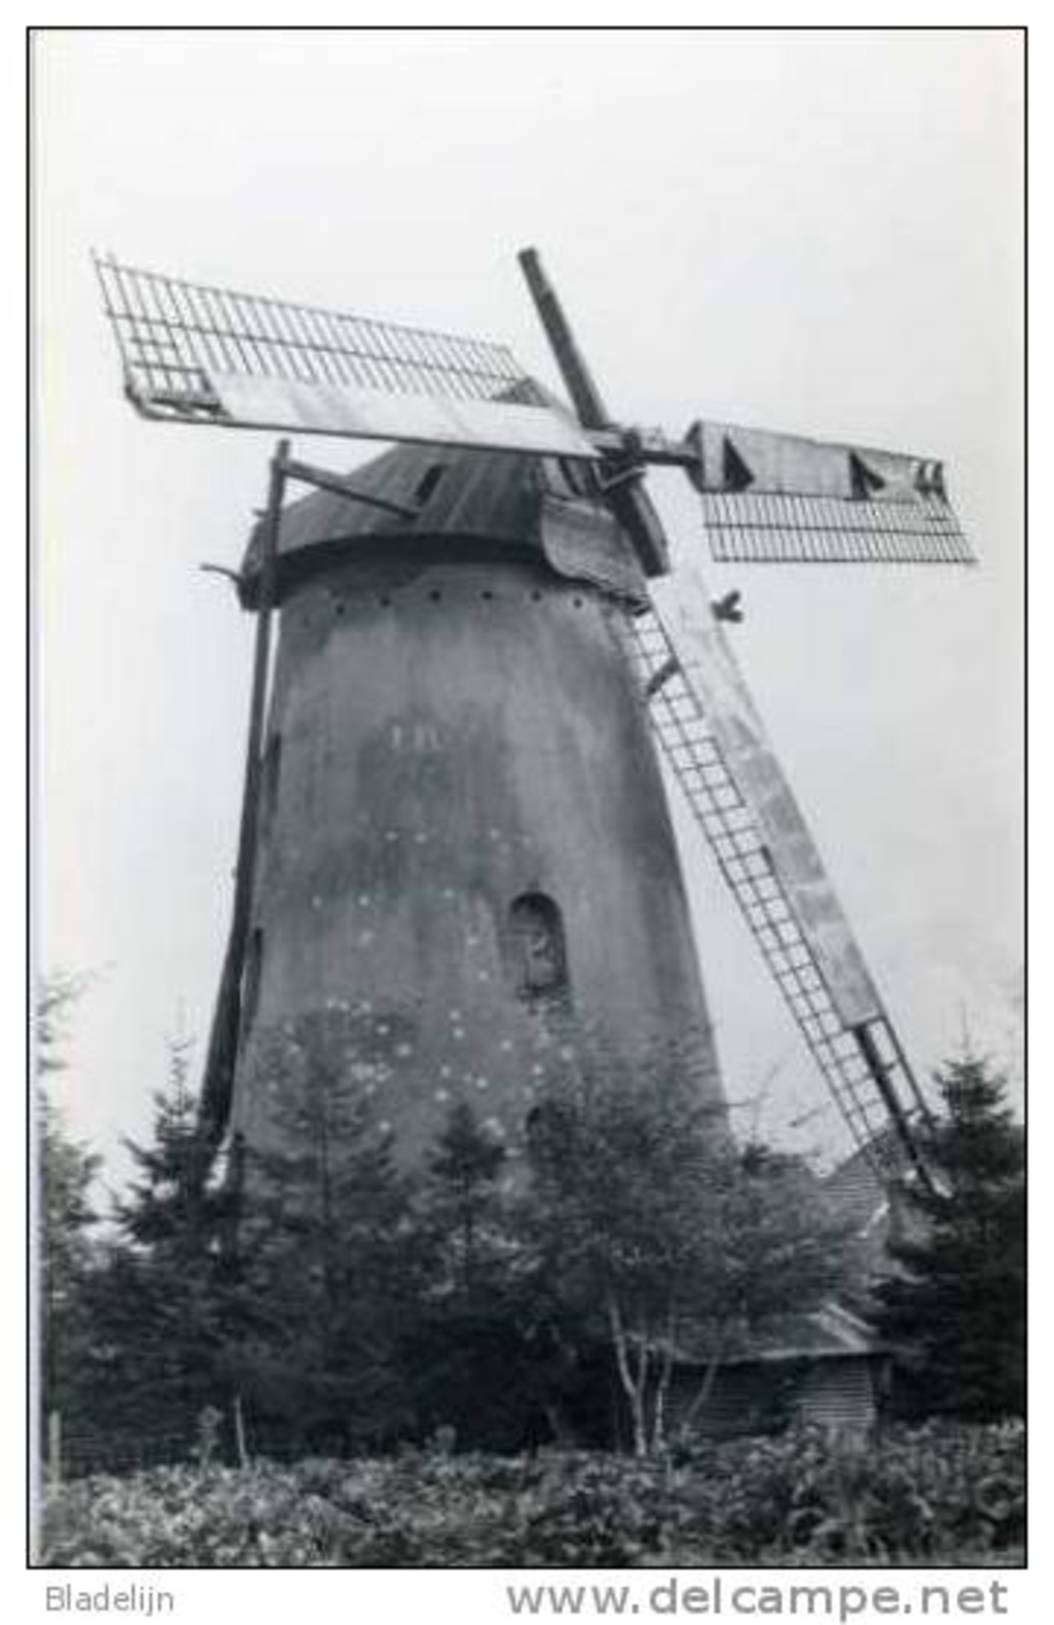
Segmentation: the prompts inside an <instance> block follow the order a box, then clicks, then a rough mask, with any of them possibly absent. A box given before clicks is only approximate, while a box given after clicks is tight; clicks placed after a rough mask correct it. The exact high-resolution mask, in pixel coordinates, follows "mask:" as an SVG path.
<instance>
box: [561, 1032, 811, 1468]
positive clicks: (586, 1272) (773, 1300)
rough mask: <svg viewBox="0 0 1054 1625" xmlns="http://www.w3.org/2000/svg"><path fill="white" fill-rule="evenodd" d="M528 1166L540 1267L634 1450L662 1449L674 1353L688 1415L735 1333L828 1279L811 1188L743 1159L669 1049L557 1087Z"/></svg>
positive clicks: (767, 1160)
mask: <svg viewBox="0 0 1054 1625" xmlns="http://www.w3.org/2000/svg"><path fill="white" fill-rule="evenodd" d="M530 1162H531V1171H532V1179H531V1187H530V1213H531V1222H532V1225H533V1231H534V1235H535V1238H536V1244H537V1246H538V1248H539V1252H540V1256H541V1259H542V1261H543V1271H544V1273H545V1275H546V1276H547V1277H548V1279H549V1280H550V1281H551V1283H552V1288H553V1290H554V1292H555V1293H556V1295H557V1297H558V1298H559V1299H560V1300H562V1302H563V1304H564V1305H565V1306H566V1307H568V1308H570V1309H572V1311H573V1312H575V1313H577V1314H578V1315H579V1316H580V1317H583V1318H584V1322H585V1323H586V1324H587V1325H589V1326H590V1327H591V1328H592V1331H593V1334H594V1336H597V1337H599V1336H603V1337H604V1338H605V1340H606V1341H607V1343H608V1346H609V1349H610V1353H611V1357H612V1360H613V1364H614V1368H615V1373H616V1376H617V1381H618V1384H619V1387H620V1389H621V1392H622V1394H623V1397H624V1401H625V1404H626V1407H627V1409H628V1412H629V1417H630V1422H631V1429H632V1437H633V1448H634V1451H635V1453H636V1454H637V1455H641V1456H643V1455H647V1454H649V1453H652V1452H654V1451H656V1450H658V1449H660V1448H661V1447H662V1445H663V1444H664V1442H665V1435H666V1405H667V1398H668V1393H669V1387H670V1383H671V1379H672V1375H673V1370H674V1366H675V1364H676V1362H677V1359H678V1356H679V1355H683V1353H684V1352H685V1350H688V1349H690V1350H691V1351H692V1354H693V1359H695V1360H698V1359H699V1358H700V1357H701V1358H702V1363H703V1368H704V1372H705V1375H704V1378H703V1382H702V1386H701V1388H700V1391H699V1393H698V1395H697V1396H696V1399H695V1401H694V1402H693V1404H692V1405H691V1406H690V1408H689V1412H690V1415H691V1414H694V1412H695V1411H697V1410H698V1409H699V1408H701V1406H702V1404H704V1403H705V1400H706V1398H707V1396H708V1394H709V1392H710V1388H711V1386H712V1383H713V1378H714V1373H715V1372H716V1370H717V1367H718V1365H719V1363H720V1361H721V1359H722V1358H723V1357H724V1356H725V1355H726V1354H727V1353H729V1352H730V1351H731V1349H732V1347H733V1346H734V1344H735V1343H736V1341H737V1340H742V1339H744V1338H746V1337H748V1336H749V1335H750V1334H751V1333H752V1332H755V1331H757V1330H758V1329H759V1328H761V1327H762V1326H763V1325H764V1324H765V1322H766V1321H767V1320H770V1319H771V1318H772V1317H773V1316H775V1315H779V1314H782V1313H786V1312H787V1311H788V1310H790V1309H795V1310H801V1309H807V1308H809V1307H810V1306H812V1305H813V1304H815V1303H816V1302H818V1301H819V1300H820V1299H821V1298H822V1296H823V1295H825V1293H827V1292H828V1291H830V1290H831V1289H832V1287H833V1286H834V1285H835V1284H836V1283H837V1281H838V1279H839V1274H840V1267H841V1246H840V1244H841V1239H842V1236H841V1231H840V1229H839V1228H837V1227H836V1226H834V1225H833V1224H832V1222H831V1221H830V1220H829V1219H827V1218H826V1216H825V1215H824V1214H823V1212H822V1209H821V1208H820V1206H819V1203H818V1201H817V1199H816V1198H815V1195H814V1191H813V1188H812V1186H811V1184H810V1182H809V1181H807V1180H806V1179H805V1177H804V1176H803V1174H802V1172H801V1170H800V1169H799V1168H798V1167H797V1166H796V1165H795V1164H793V1163H791V1162H789V1161H788V1160H787V1159H781V1158H778V1157H776V1156H774V1155H771V1154H769V1153H766V1152H764V1151H763V1150H762V1149H761V1148H757V1147H754V1148H750V1149H749V1152H748V1153H747V1154H746V1155H741V1154H740V1153H739V1152H738V1151H737V1150H736V1148H735V1146H734V1145H733V1144H732V1142H731V1140H730V1139H729V1138H728V1136H727V1132H726V1131H725V1129H724V1127H723V1125H722V1124H721V1123H720V1122H718V1121H717V1120H715V1118H714V1116H713V1115H712V1114H711V1113H710V1112H709V1111H708V1110H707V1109H706V1108H705V1107H704V1106H703V1104H702V1103H701V1102H700V1100H699V1098H698V1094H697V1091H696V1090H695V1089H694V1087H693V1084H692V1080H691V1078H690V1076H687V1075H686V1074H685V1071H684V1069H683V1068H682V1067H680V1066H679V1065H678V1064H677V1060H676V1057H669V1058H667V1059H665V1061H658V1062H653V1063H652V1064H651V1065H650V1066H647V1067H645V1068H643V1069H642V1070H641V1071H640V1072H638V1073H636V1074H633V1075H630V1074H628V1073H626V1072H625V1071H624V1070H623V1069H620V1068H619V1067H617V1066H616V1065H614V1064H613V1063H612V1062H611V1061H610V1060H602V1061H601V1062H600V1064H596V1063H594V1064H593V1065H586V1066H584V1067H583V1068H581V1069H580V1070H579V1071H578V1072H577V1074H576V1075H575V1076H573V1077H569V1078H567V1079H565V1080H563V1082H562V1084H561V1088H560V1091H559V1093H558V1094H555V1095H550V1097H549V1098H548V1099H547V1100H546V1101H545V1102H544V1103H542V1104H541V1105H540V1106H539V1108H538V1110H537V1113H536V1115H535V1118H534V1122H533V1130H532V1135H531V1143H530ZM689 1419H690V1416H689Z"/></svg>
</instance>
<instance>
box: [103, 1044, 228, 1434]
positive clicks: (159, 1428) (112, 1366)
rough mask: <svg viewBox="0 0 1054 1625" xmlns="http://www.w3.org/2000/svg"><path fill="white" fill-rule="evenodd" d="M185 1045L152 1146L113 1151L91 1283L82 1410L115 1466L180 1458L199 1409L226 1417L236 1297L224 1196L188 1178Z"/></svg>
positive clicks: (191, 1110) (193, 1147) (190, 1122)
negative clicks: (126, 1174) (101, 1242)
mask: <svg viewBox="0 0 1054 1625" xmlns="http://www.w3.org/2000/svg"><path fill="white" fill-rule="evenodd" d="M189 1072H190V1044H189V1041H186V1040H179V1039H174V1040H171V1041H170V1043H169V1068H168V1079H167V1083H166V1086H165V1088H164V1089H162V1090H159V1091H158V1092H157V1093H156V1094H155V1096H154V1121H153V1126H152V1137H151V1139H150V1140H149V1141H147V1142H146V1143H139V1142H137V1141H133V1140H129V1139H126V1140H125V1142H124V1144H125V1146H126V1148H127V1150H128V1151H129V1153H130V1154H131V1157H132V1160H133V1163H134V1165H135V1168H136V1174H137V1177H135V1178H134V1179H133V1181H132V1183H131V1185H130V1187H129V1189H128V1191H127V1193H126V1194H125V1195H123V1196H121V1197H118V1198H117V1199H115V1201H114V1204H113V1209H114V1219H115V1221H116V1235H115V1236H114V1238H113V1239H112V1240H111V1241H110V1242H109V1244H108V1246H107V1248H106V1254H105V1262H104V1265H103V1267H101V1268H100V1269H99V1270H98V1271H97V1272H96V1275H95V1277H94V1279H93V1282H92V1287H91V1294H90V1307H91V1313H92V1318H93V1323H94V1326H95V1328H96V1332H97V1339H98V1347H97V1350H96V1353H95V1356H94V1361H93V1370H92V1377H93V1382H94V1392H93V1402H92V1407H91V1408H92V1413H93V1416H94V1419H95V1422H96V1425H97V1427H98V1428H99V1429H100V1431H101V1432H102V1433H103V1434H104V1435H105V1436H106V1438H107V1448H109V1449H110V1450H111V1452H114V1453H115V1457H114V1459H115V1460H118V1459H121V1458H122V1457H123V1456H125V1455H130V1456H132V1457H133V1458H136V1459H138V1458H141V1459H143V1460H150V1459H151V1458H156V1457H157V1456H164V1455H166V1454H169V1453H171V1452H173V1451H178V1452H180V1453H182V1452H183V1451H184V1450H185V1449H186V1448H187V1447H188V1446H189V1444H190V1442H191V1441H192V1439H193V1438H194V1436H195V1431H196V1428H197V1419H198V1417H199V1415H200V1413H201V1412H202V1410H203V1409H204V1408H206V1407H216V1406H219V1407H221V1408H222V1409H223V1410H224V1412H225V1413H229V1409H230V1403H231V1399H232V1393H231V1386H230V1382H229V1376H228V1371H227V1361H226V1350H227V1345H228V1342H229V1341H230V1339H231V1338H232V1337H233V1335H234V1333H235V1328H234V1325H233V1324H232V1322H233V1320H234V1319H235V1318H236V1313H237V1307H238V1296H237V1292H236V1290H235V1286H236V1283H235V1282H234V1281H233V1280H232V1278H231V1270H230V1260H229V1257H228V1255H227V1253H226V1252H225V1249H224V1237H225V1232H226V1231H227V1229H228V1228H229V1203H230V1198H229V1193H228V1192H227V1191H226V1190H225V1189H224V1187H223V1185H222V1183H221V1182H219V1181H217V1180H216V1179H213V1180H211V1181H206V1182H204V1183H203V1182H202V1181H201V1180H200V1178H198V1177H197V1175H198V1173H199V1171H200V1168H199V1157H200V1142H199V1137H198V1132H197V1122H198V1113H197V1102H196V1099H195V1096H194V1094H193V1093H192V1091H191V1089H190V1087H189Z"/></svg>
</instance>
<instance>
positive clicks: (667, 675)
mask: <svg viewBox="0 0 1054 1625" xmlns="http://www.w3.org/2000/svg"><path fill="white" fill-rule="evenodd" d="M679 586H680V587H682V588H683V583H679ZM696 608H697V610H698V609H699V608H702V609H703V610H704V612H705V614H706V616H707V619H709V620H710V621H711V623H712V617H711V616H710V614H709V606H708V603H707V602H706V601H705V600H704V602H703V604H702V605H698V606H696ZM696 619H697V616H696V615H692V616H690V620H691V621H695V620H696ZM619 620H620V626H621V628H622V636H623V640H624V642H625V645H626V652H627V654H628V655H629V657H630V661H631V663H632V665H633V667H634V669H635V670H636V672H637V675H638V678H639V681H640V684H641V688H642V692H643V693H644V694H645V695H646V696H647V698H648V701H649V704H650V711H651V716H652V721H653V724H654V727H655V731H656V733H657V736H658V739H659V743H660V746H661V748H662V750H663V753H664V755H665V756H666V759H667V761H668V762H669V764H670V767H671V769H672V770H673V773H674V776H675V778H676V779H677V781H678V783H679V785H680V787H681V789H682V791H683V792H684V795H685V797H686V799H687V802H688V805H689V806H690V808H691V810H692V812H693V813H694V815H695V817H696V819H697V821H698V823H699V825H700V827H701V829H702V831H703V834H704V835H705V837H706V839H707V842H708V844H709V846H710V849H711V851H712V852H713V854H714V857H715V858H716V861H717V864H718V868H719V870H720V872H721V874H722V876H723V878H724V880H725V881H726V883H727V884H728V886H729V889H730V890H731V892H732V895H733V896H734V897H735V899H736V902H737V904H738V905H739V908H740V910H741V912H742V915H743V918H744V920H745V922H746V924H747V926H748V928H749V930H750V932H751V935H752V936H753V937H754V939H755V941H756V942H757V944H758V947H759V948H760V950H761V954H762V957H763V959H764V961H765V963H766V965H767V966H768V969H769V971H770V972H771V974H772V976H773V978H774V979H775V981H776V984H777V986H778V988H779V990H780V993H781V994H782V996H783V998H784V1000H785V1002H786V1004H787V1007H788V1009H789V1010H790V1013H791V1015H792V1017H793V1019H794V1021H795V1023H796V1025H797V1027H798V1029H799V1032H800V1033H801V1035H802V1038H803V1039H804V1041H805V1044H806V1046H807V1048H808V1050H809V1052H810V1054H811V1055H812V1057H813V1060H814V1062H815V1064H816V1066H817V1068H818V1070H819V1072H820V1074H821V1076H822V1077H823V1078H824V1080H825V1082H826V1084H827V1086H828V1088H829V1090H830V1093H831V1095H832V1097H833V1099H834V1102H835V1104H836V1106H837V1108H838V1110H839V1112H840V1114H841V1116H842V1119H843V1121H844V1122H845V1124H846V1126H847V1128H848V1130H849V1132H850V1134H851V1135H852V1137H853V1140H854V1141H855V1143H856V1144H857V1145H858V1146H859V1147H860V1149H861V1150H862V1151H863V1152H864V1153H865V1154H866V1156H867V1157H868V1158H869V1159H870V1160H871V1162H872V1163H873V1165H874V1166H875V1169H876V1172H877V1173H878V1174H879V1175H880V1176H881V1177H882V1178H885V1179H889V1178H892V1177H895V1176H896V1175H898V1174H899V1173H900V1172H902V1171H903V1168H904V1165H905V1162H909V1163H913V1164H915V1165H916V1166H918V1164H919V1157H918V1152H917V1148H916V1142H915V1138H914V1133H913V1125H914V1124H916V1123H917V1122H918V1121H919V1120H920V1119H921V1118H923V1117H924V1116H925V1113H926V1107H925V1103H924V1101H923V1100H922V1097H921V1095H920V1094H919V1091H918V1086H917V1084H916V1082H915V1079H914V1077H913V1075H912V1073H911V1070H910V1067H909V1066H908V1063H907V1060H906V1058H905V1056H904V1053H903V1050H902V1049H901V1047H900V1044H899V1042H898V1040H897V1037H896V1034H895V1032H894V1031H893V1029H892V1027H891V1025H890V1023H889V1020H888V1018H887V1016H886V1014H885V1012H884V1010H883V1008H882V1005H881V1002H880V1000H879V998H878V995H877V993H876V992H875V989H874V986H873V984H872V982H871V979H870V977H869V975H868V973H867V970H866V967H865V966H864V963H863V959H862V957H861V955H860V952H859V949H858V948H857V946H856V943H855V941H854V940H853V938H852V934H851V932H850V928H849V925H848V922H847V921H846V920H845V917H844V915H843V914H842V912H841V909H840V907H839V905H838V902H837V899H836V898H835V896H834V894H833V892H832V891H831V888H830V884H829V882H828V880H827V877H826V875H825V873H824V871H823V868H822V865H821V863H820V859H819V856H818V854H816V852H815V848H812V849H811V855H809V854H807V853H806V852H805V851H804V850H803V844H802V843H803V840H804V841H807V842H808V843H809V846H810V847H811V839H810V838H809V836H808V831H807V830H805V827H804V823H803V821H802V820H801V815H800V813H798V811H797V808H796V806H795V805H794V803H793V799H792V798H791V796H790V791H789V788H788V787H787V786H786V784H785V781H783V779H782V774H781V773H780V771H779V768H778V764H776V763H775V758H772V757H771V753H770V752H768V750H767V746H766V745H765V744H764V742H763V741H762V742H761V749H762V750H763V752H765V753H767V756H768V758H769V759H766V760H764V763H763V765H762V761H761V760H760V759H759V762H758V764H757V769H758V771H757V774H756V775H754V776H753V777H754V782H753V783H752V784H751V786H750V788H749V789H748V788H747V781H748V780H750V779H751V778H752V773H751V771H750V770H749V769H748V770H747V772H746V773H744V772H743V759H742V753H741V752H739V751H737V749H736V747H735V745H734V742H733V739H732V735H733V734H734V731H735V730H734V729H730V727H729V710H728V708H727V706H722V703H721V700H720V698H719V697H718V692H717V685H713V686H712V687H711V686H710V685H706V686H705V687H704V682H705V679H703V678H702V677H701V674H700V667H699V663H698V662H697V661H696V660H694V659H693V657H692V655H691V642H692V638H690V637H686V634H685V631H684V628H683V624H682V628H681V629H680V630H678V629H676V628H671V620H670V618H668V616H667V615H666V614H665V613H664V612H663V611H662V610H661V608H660V611H659V613H655V612H653V611H651V610H649V611H647V612H646V613H644V614H641V615H636V616H626V617H624V618H623V617H620V618H619ZM712 624H714V625H715V630H716V631H717V634H718V639H719V642H723V640H722V639H721V637H720V629H719V628H717V627H716V623H712ZM671 631H672V632H673V635H671ZM682 651H685V653H686V656H687V661H685V660H683V659H682ZM718 658H720V656H719V657H718ZM731 659H732V657H731V654H730V653H728V660H729V661H730V662H731ZM732 677H733V687H734V689H736V690H742V694H743V695H745V689H742V682H741V679H740V678H739V676H738V672H736V671H735V669H734V665H733V668H732ZM726 693H727V688H726ZM738 698H739V694H738V693H737V701H738ZM746 702H747V707H748V711H747V713H746V714H747V715H748V716H749V718H750V722H751V732H752V733H753V731H754V729H755V727H757V726H759V724H758V723H757V714H756V712H755V711H754V709H753V706H752V705H751V703H750V701H749V696H746ZM755 738H756V735H755ZM780 809H782V811H783V812H787V813H788V819H789V826H790V827H789V828H788V827H786V826H782V827H781V813H780ZM788 809H793V811H789V810H788ZM788 836H789V844H788ZM795 849H797V850H795ZM891 1124H892V1127H893V1129H894V1131H895V1132H894V1133H893V1134H890V1132H889V1130H890V1127H891ZM923 1173H924V1170H923Z"/></svg>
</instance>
